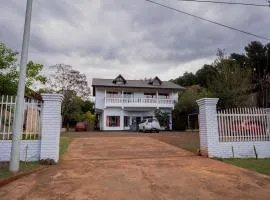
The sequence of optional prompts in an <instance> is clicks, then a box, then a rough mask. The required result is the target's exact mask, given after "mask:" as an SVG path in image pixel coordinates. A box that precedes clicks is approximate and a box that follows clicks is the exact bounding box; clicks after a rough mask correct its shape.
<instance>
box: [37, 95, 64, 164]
mask: <svg viewBox="0 0 270 200" xmlns="http://www.w3.org/2000/svg"><path fill="white" fill-rule="evenodd" d="M41 96H42V99H43V101H44V102H43V108H42V113H41V149H40V159H47V158H49V159H53V160H54V161H55V162H58V160H59V142H60V131H61V123H62V119H61V103H62V99H63V96H62V95H60V94H42V95H41Z"/></svg>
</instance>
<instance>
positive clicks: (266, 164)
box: [223, 159, 270, 175]
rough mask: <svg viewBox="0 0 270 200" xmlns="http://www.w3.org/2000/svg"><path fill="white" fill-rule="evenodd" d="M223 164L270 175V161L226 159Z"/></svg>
mask: <svg viewBox="0 0 270 200" xmlns="http://www.w3.org/2000/svg"><path fill="white" fill-rule="evenodd" d="M223 162H225V163H228V164H231V165H236V166H238V167H242V168H245V169H249V170H253V171H256V172H259V173H262V174H266V175H270V159H258V160H256V159H224V160H223Z"/></svg>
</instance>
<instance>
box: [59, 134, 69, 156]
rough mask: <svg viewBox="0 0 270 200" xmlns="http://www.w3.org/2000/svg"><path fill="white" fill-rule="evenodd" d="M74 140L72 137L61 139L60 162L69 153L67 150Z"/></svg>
mask: <svg viewBox="0 0 270 200" xmlns="http://www.w3.org/2000/svg"><path fill="white" fill-rule="evenodd" d="M71 140H72V138H71V137H67V136H65V137H63V136H62V137H61V139H60V152H59V156H60V160H61V159H63V156H64V154H65V152H66V151H67V148H68V146H69V144H70V142H71Z"/></svg>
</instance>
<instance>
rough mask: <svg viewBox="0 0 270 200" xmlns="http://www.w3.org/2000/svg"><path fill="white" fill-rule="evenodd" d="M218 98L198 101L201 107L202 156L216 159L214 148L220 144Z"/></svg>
mask: <svg viewBox="0 0 270 200" xmlns="http://www.w3.org/2000/svg"><path fill="white" fill-rule="evenodd" d="M218 100H219V99H218V98H203V99H199V100H197V103H198V105H199V124H200V151H201V153H202V155H206V156H209V157H214V155H213V153H212V150H213V149H212V147H215V145H216V143H218V121H217V108H216V107H217V102H218Z"/></svg>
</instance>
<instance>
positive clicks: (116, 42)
mask: <svg viewBox="0 0 270 200" xmlns="http://www.w3.org/2000/svg"><path fill="white" fill-rule="evenodd" d="M156 1H157V2H160V3H164V4H167V5H170V6H172V7H175V8H179V9H181V10H184V11H186V12H189V13H193V14H196V15H199V16H202V17H205V18H208V19H212V20H216V21H219V22H222V23H224V24H227V25H231V26H233V27H236V28H240V29H243V30H246V31H250V32H253V33H256V34H259V35H264V36H266V37H270V35H269V33H268V32H269V30H268V27H269V20H270V13H269V9H267V8H253V7H240V6H225V5H213V4H202V3H201V4H200V3H192V2H186V3H183V2H178V1H176V0H167V1H164V0H156ZM247 2H248V1H247ZM25 5H26V0H22V1H16V0H2V1H1V8H0V13H1V16H0V26H1V31H0V41H2V42H4V43H6V44H7V45H8V46H10V47H11V48H13V49H16V50H20V48H21V41H22V32H23V24H24V13H25ZM253 40H258V39H257V38H254V37H251V36H246V35H243V34H241V33H238V32H235V31H232V30H228V29H226V28H223V27H219V26H216V25H213V24H209V23H207V22H203V21H199V20H197V19H194V18H192V17H190V16H186V15H183V14H180V13H177V12H173V11H171V10H167V9H164V8H161V7H158V6H156V5H153V4H150V3H149V2H146V1H144V0H137V1H132V0H118V1H113V0H95V1H94V0H92V1H89V0H77V1H74V0H73V1H72V0H57V1H53V0H47V1H43V0H35V1H34V6H33V15H32V26H31V42H30V49H29V59H31V60H34V61H35V62H40V63H42V64H44V65H45V66H51V65H54V64H58V63H66V64H70V65H72V66H73V67H74V68H75V69H78V70H80V71H81V72H82V73H85V74H87V76H88V78H89V82H91V79H92V78H93V77H100V78H112V77H114V76H116V75H117V74H120V73H121V74H123V75H124V76H125V77H127V78H129V79H130V78H144V77H150V76H152V77H153V76H155V75H159V76H160V77H161V79H163V80H168V79H171V78H176V77H178V76H180V75H182V74H183V73H184V72H185V71H194V72H195V71H196V70H197V69H199V68H200V67H201V66H202V65H203V64H204V63H211V62H212V61H213V59H214V56H215V54H216V50H217V49H218V48H222V49H226V52H227V53H230V52H240V53H241V52H242V51H243V48H244V46H245V45H246V44H247V43H249V42H250V41H253ZM261 42H263V43H266V41H261Z"/></svg>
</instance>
